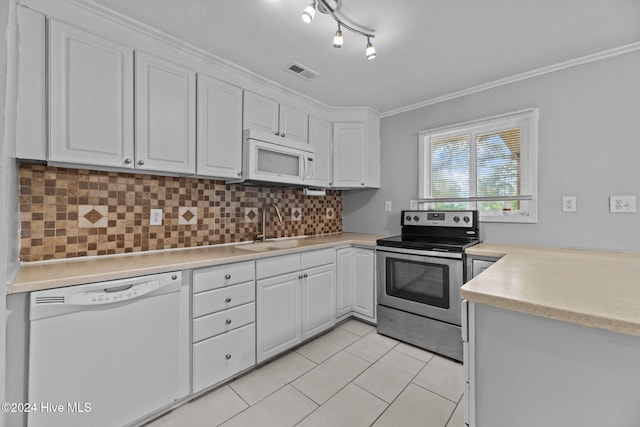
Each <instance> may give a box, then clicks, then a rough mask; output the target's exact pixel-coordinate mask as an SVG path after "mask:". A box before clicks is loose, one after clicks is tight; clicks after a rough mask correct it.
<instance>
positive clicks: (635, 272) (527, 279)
mask: <svg viewBox="0 0 640 427" xmlns="http://www.w3.org/2000/svg"><path fill="white" fill-rule="evenodd" d="M467 253H468V254H469V255H481V256H491V257H502V258H501V259H500V260H499V261H498V262H496V264H495V265H493V266H491V267H490V268H489V269H487V270H485V271H484V272H483V273H482V274H481V275H479V276H477V277H475V278H474V279H472V280H470V281H469V282H467V284H465V285H464V286H463V287H462V291H461V295H462V298H464V299H466V300H469V301H473V302H476V303H480V304H487V305H491V306H494V307H498V308H505V309H508V310H514V311H519V312H523V313H529V314H534V315H536V316H543V317H548V318H552V319H557V320H562V321H566V322H572V323H577V324H579V325H582V326H587V327H594V328H601V329H607V330H611V331H615V332H620V333H624V334H629V335H635V336H640V254H635V253H626V252H602V251H589V250H577V249H554V248H540V247H528V246H515V245H502V244H493V243H481V244H479V245H476V246H473V247H472V248H469V249H468V250H467Z"/></svg>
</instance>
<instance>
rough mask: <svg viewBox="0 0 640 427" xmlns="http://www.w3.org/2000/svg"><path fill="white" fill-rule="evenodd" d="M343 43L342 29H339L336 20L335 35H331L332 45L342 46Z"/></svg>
mask: <svg viewBox="0 0 640 427" xmlns="http://www.w3.org/2000/svg"><path fill="white" fill-rule="evenodd" d="M343 43H344V39H343V37H342V31H340V23H339V22H338V31H336V35H335V36H334V37H333V47H342V44H343Z"/></svg>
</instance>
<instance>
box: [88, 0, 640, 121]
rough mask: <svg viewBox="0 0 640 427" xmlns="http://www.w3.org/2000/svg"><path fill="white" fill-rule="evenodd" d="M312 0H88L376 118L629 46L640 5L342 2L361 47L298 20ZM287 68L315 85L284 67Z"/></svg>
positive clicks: (320, 20)
mask: <svg viewBox="0 0 640 427" xmlns="http://www.w3.org/2000/svg"><path fill="white" fill-rule="evenodd" d="M310 1H311V0H225V1H221V0H180V1H176V0H135V1H132V0H98V1H97V2H98V3H100V4H101V5H104V6H106V7H108V8H111V9H113V10H115V11H117V12H120V13H122V14H124V15H127V16H129V17H131V18H133V19H136V20H138V21H140V22H143V23H145V24H148V25H150V26H152V27H155V28H157V29H159V30H162V31H164V32H166V33H168V34H170V35H173V36H175V37H177V38H179V39H182V40H184V41H187V42H190V43H192V44H193V45H196V46H198V47H200V48H203V49H205V50H207V51H209V52H211V53H213V54H215V55H218V56H220V57H222V58H224V59H226V60H229V61H231V62H233V63H236V64H238V65H240V66H242V67H244V68H247V69H249V70H251V71H253V72H255V73H258V74H260V75H262V76H264V77H266V78H268V79H271V80H273V81H275V82H277V83H280V84H282V85H284V86H286V87H288V88H291V89H293V90H295V91H298V92H300V93H302V94H305V95H307V96H310V97H312V98H315V99H317V100H319V101H321V102H324V103H326V104H328V105H330V106H334V107H353V106H368V107H372V108H374V109H375V110H377V111H379V112H381V113H385V112H389V111H392V110H395V109H398V108H402V107H405V106H407V105H412V104H415V103H419V102H423V101H426V100H429V99H433V98H437V97H440V96H443V95H447V94H450V93H453V92H457V91H460V90H464V89H468V88H470V87H474V86H477V85H481V84H485V83H489V82H492V81H495V80H498V79H502V78H506V77H510V76H513V75H516V74H519V73H524V72H527V71H530V70H533V69H537V68H541V67H545V66H549V65H553V64H557V63H559V62H563V61H567V60H571V59H574V58H578V57H581V56H585V55H589V54H593V53H596V52H600V51H603V50H607V49H612V48H616V47H619V46H622V45H626V44H629V43H636V42H640V0H395V1H389V0H343V6H342V12H343V13H344V14H345V15H346V16H347V17H348V18H349V19H351V20H352V21H354V22H356V23H358V24H360V25H362V26H364V27H370V28H374V29H375V30H376V32H375V35H376V37H375V39H373V40H372V41H373V42H374V44H375V47H376V50H377V52H378V57H377V58H376V59H374V60H372V61H367V60H366V59H365V57H364V50H365V45H366V40H365V39H364V38H363V37H362V36H357V35H355V34H353V33H350V32H348V31H346V30H345V31H343V33H344V36H345V46H344V47H343V48H342V49H335V48H333V47H332V40H333V34H334V33H335V31H336V29H337V25H336V23H335V22H334V21H333V19H331V17H330V16H328V15H323V14H320V13H317V14H316V17H315V19H314V21H313V22H312V23H311V24H309V25H307V24H305V23H303V22H302V19H301V13H302V10H303V9H304V7H305V6H306V5H307V4H308V3H309V2H310ZM293 61H297V62H299V63H301V64H304V65H305V66H307V67H309V68H311V69H312V70H314V71H317V72H319V73H320V77H319V78H317V79H315V80H312V81H304V80H301V79H300V78H298V77H296V76H292V75H290V74H288V73H286V72H284V71H283V67H284V66H285V65H287V64H289V63H290V62H293Z"/></svg>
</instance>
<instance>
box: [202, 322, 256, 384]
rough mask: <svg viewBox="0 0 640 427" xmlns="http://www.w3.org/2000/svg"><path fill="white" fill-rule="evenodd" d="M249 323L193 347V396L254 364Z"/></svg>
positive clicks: (252, 331) (252, 332)
mask: <svg viewBox="0 0 640 427" xmlns="http://www.w3.org/2000/svg"><path fill="white" fill-rule="evenodd" d="M255 343H256V328H255V323H252V324H250V325H247V326H243V327H242V328H238V329H236V330H233V331H231V332H227V333H226V334H222V335H218V336H216V337H213V338H209V339H208V340H205V341H201V342H199V343H197V344H194V345H193V392H194V393H196V392H198V391H201V390H204V389H205V388H207V387H210V386H212V385H215V384H217V383H219V382H221V381H223V380H225V379H227V378H229V377H231V376H233V375H235V374H237V373H238V372H241V371H243V370H245V369H247V368H250V367H251V366H253V365H254V364H255V363H256V344H255Z"/></svg>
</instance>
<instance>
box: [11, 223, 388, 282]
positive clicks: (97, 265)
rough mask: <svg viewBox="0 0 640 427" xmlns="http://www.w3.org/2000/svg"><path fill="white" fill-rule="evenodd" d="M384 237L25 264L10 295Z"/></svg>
mask: <svg viewBox="0 0 640 427" xmlns="http://www.w3.org/2000/svg"><path fill="white" fill-rule="evenodd" d="M380 237H383V236H378V235H373V234H361V233H336V234H325V235H320V236H308V237H300V238H296V239H295V240H296V241H297V242H296V246H295V247H291V248H284V249H279V248H269V249H268V250H266V251H261V252H255V251H249V250H246V249H242V246H247V245H253V244H254V243H239V244H235V245H215V246H205V247H198V248H189V249H175V250H166V251H154V252H137V253H132V254H126V255H111V256H100V257H91V258H74V259H67V260H63V261H45V262H37V263H25V264H23V265H22V266H21V267H20V271H19V272H18V275H17V277H16V280H15V281H14V283H13V284H12V285H11V286H9V289H8V293H9V294H15V293H21V292H31V291H37V290H43V289H52V288H59V287H63V286H72V285H80V284H84V283H92V282H101V281H104V280H115V279H123V278H127V277H135V276H141V275H145V274H155V273H164V272H167V271H177V270H187V269H191V268H200V267H208V266H212V265H218V264H227V263H230V262H238V261H247V260H253V259H259V258H264V257H269V256H274V255H284V254H287V253H294V252H300V251H307V250H313V249H322V248H329V247H336V246H340V245H345V246H347V245H359V246H366V247H371V248H374V247H375V243H376V239H378V238H380ZM291 240H293V239H291ZM282 241H284V240H278V242H282Z"/></svg>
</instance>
